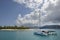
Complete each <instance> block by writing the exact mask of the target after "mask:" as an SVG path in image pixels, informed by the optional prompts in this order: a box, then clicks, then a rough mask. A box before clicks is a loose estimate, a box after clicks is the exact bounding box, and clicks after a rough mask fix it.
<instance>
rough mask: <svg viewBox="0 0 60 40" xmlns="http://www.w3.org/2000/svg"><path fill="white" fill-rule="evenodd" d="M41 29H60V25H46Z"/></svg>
mask: <svg viewBox="0 0 60 40" xmlns="http://www.w3.org/2000/svg"><path fill="white" fill-rule="evenodd" d="M40 29H60V25H45V26H43V27H40Z"/></svg>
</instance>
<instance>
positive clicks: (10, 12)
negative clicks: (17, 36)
mask: <svg viewBox="0 0 60 40" xmlns="http://www.w3.org/2000/svg"><path fill="white" fill-rule="evenodd" d="M30 11H31V9H29V8H26V7H25V6H24V4H22V5H21V4H18V3H16V2H13V1H12V0H0V25H16V19H17V16H18V14H22V15H25V14H27V13H29V12H30Z"/></svg>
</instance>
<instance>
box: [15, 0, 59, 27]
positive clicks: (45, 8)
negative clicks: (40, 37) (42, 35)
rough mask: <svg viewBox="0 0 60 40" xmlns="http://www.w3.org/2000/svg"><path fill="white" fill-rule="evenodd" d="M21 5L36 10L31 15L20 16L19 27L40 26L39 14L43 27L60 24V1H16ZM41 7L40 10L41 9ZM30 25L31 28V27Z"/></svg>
mask: <svg viewBox="0 0 60 40" xmlns="http://www.w3.org/2000/svg"><path fill="white" fill-rule="evenodd" d="M14 1H15V2H17V3H19V4H25V6H26V7H29V8H31V9H34V10H33V11H32V12H31V13H28V14H26V15H24V17H22V16H21V14H19V16H18V19H17V23H18V24H19V25H28V24H30V25H38V24H39V14H41V16H40V18H41V22H42V24H41V25H48V24H49V25H51V24H60V23H58V22H60V18H59V17H60V1H59V0H14ZM39 7H40V8H39ZM30 25H29V26H30Z"/></svg>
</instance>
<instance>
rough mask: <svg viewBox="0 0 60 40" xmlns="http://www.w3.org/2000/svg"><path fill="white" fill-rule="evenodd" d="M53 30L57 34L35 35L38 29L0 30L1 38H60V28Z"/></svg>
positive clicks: (57, 39)
mask: <svg viewBox="0 0 60 40" xmlns="http://www.w3.org/2000/svg"><path fill="white" fill-rule="evenodd" d="M39 30H40V29H39ZM44 30H47V29H44ZM49 30H52V29H49ZM53 30H55V31H56V33H57V35H50V36H39V35H34V32H35V31H38V29H25V30H15V31H7V30H0V40H60V30H58V29H53Z"/></svg>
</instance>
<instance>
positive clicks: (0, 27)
mask: <svg viewBox="0 0 60 40" xmlns="http://www.w3.org/2000/svg"><path fill="white" fill-rule="evenodd" d="M0 29H29V27H25V26H16V25H15V26H3V27H2V26H0Z"/></svg>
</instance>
